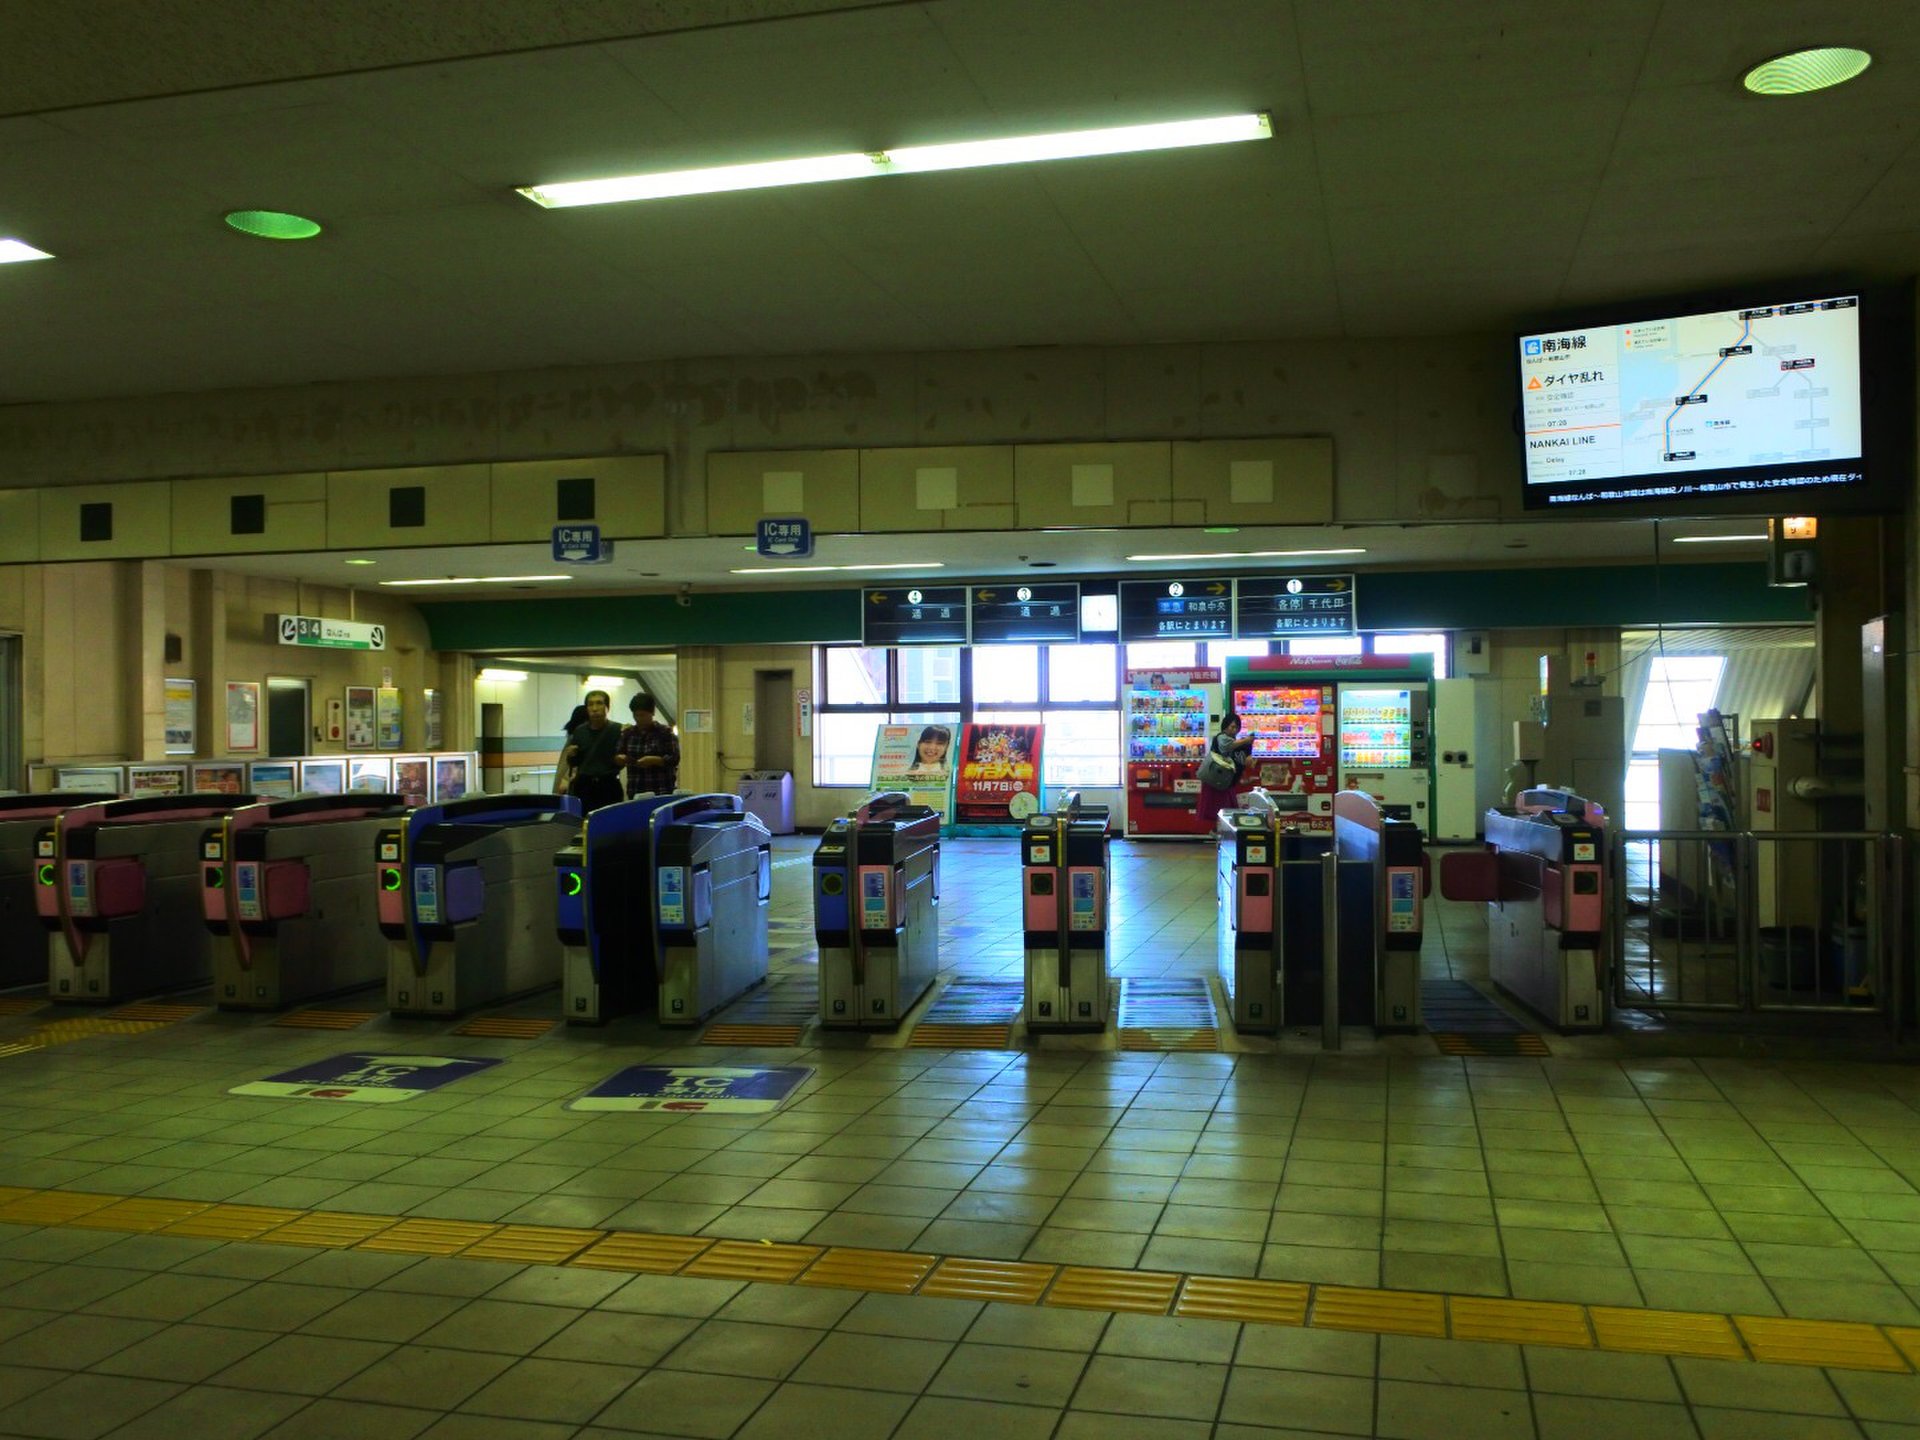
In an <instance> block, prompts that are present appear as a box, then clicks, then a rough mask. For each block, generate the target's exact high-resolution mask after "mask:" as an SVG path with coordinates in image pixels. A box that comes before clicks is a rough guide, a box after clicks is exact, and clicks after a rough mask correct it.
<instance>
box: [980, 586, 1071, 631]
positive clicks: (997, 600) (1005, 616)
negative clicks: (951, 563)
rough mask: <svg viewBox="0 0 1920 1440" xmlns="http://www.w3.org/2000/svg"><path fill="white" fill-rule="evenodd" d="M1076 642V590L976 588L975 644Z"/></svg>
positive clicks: (1034, 587) (1043, 587)
mask: <svg viewBox="0 0 1920 1440" xmlns="http://www.w3.org/2000/svg"><path fill="white" fill-rule="evenodd" d="M1079 639H1080V587H1079V586H1078V585H1073V584H1055V585H1018V584H1016V585H976V586H974V587H973V643H974V644H976V645H1072V644H1076V643H1078V641H1079Z"/></svg>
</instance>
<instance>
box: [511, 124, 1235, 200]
mask: <svg viewBox="0 0 1920 1440" xmlns="http://www.w3.org/2000/svg"><path fill="white" fill-rule="evenodd" d="M1272 135H1273V124H1272V121H1271V120H1270V119H1269V118H1268V117H1267V115H1266V114H1264V113H1254V114H1247V115H1214V116H1209V117H1207V118H1204V119H1199V120H1172V121H1165V122H1162V123H1159V124H1153V125H1117V126H1113V127H1111V128H1108V129H1103V130H1063V131H1058V132H1055V133H1051V134H1046V135H1013V136H1009V137H1007V138H1005V139H1001V140H963V141H960V142H958V143H957V144H952V145H908V146H903V147H901V148H898V149H892V150H854V151H848V152H846V153H844V154H839V155H813V156H806V157H803V158H801V159H797V160H769V161H762V162H760V163H757V164H752V165H715V166H710V167H707V168H704V169H699V170H661V171H654V172H652V173H650V174H641V175H615V176H611V177H609V178H608V179H605V180H570V181H563V182H560V183H557V184H551V185H523V186H520V187H519V193H520V194H522V195H524V196H526V197H527V198H528V199H529V200H531V201H533V203H534V204H536V205H539V206H543V207H544V208H546V209H549V210H559V209H566V208H569V207H572V206H575V205H613V204H618V203H620V202H622V201H627V200H664V199H667V198H669V197H670V196H675V195H715V194H719V193H721V192H723V191H728V190H770V189H774V188H776V187H778V186H783V185H818V184H821V183H823V182H826V181H829V180H868V179H873V178H876V177H878V176H882V175H915V174H928V173H931V172H933V171H937V170H973V169H979V168H981V167H984V166H990V165H1023V164H1032V163H1035V162H1038V161H1042V160H1075V159H1081V158H1085V157H1087V156H1093V155H1129V154H1135V153H1138V152H1141V151H1147V150H1183V149H1189V148H1192V147H1194V146H1197V145H1226V144H1231V143H1233V142H1234V141H1238V140H1266V139H1270V138H1271V137H1272Z"/></svg>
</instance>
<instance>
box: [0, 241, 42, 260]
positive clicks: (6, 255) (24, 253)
mask: <svg viewBox="0 0 1920 1440" xmlns="http://www.w3.org/2000/svg"><path fill="white" fill-rule="evenodd" d="M51 259H53V256H51V255H49V254H48V253H47V252H46V251H44V250H36V249H34V248H33V246H31V245H29V244H27V242H26V241H24V240H0V265H15V264H18V263H19V262H21V261H22V260H51Z"/></svg>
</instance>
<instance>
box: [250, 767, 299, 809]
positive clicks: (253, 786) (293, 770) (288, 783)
mask: <svg viewBox="0 0 1920 1440" xmlns="http://www.w3.org/2000/svg"><path fill="white" fill-rule="evenodd" d="M298 772H299V767H298V766H297V765H295V764H294V763H293V761H291V760H256V761H254V762H253V763H252V764H251V765H249V766H248V767H247V789H249V790H251V791H252V792H253V793H254V794H255V795H258V796H259V797H260V798H261V799H262V800H284V799H287V798H288V797H290V796H291V795H292V794H293V793H294V790H295V789H296V788H297V786H298V783H299V773H298Z"/></svg>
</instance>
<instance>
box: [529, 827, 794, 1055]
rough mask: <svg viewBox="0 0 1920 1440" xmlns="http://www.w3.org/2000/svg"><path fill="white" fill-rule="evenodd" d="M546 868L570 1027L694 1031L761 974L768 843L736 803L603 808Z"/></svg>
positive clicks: (769, 883)
mask: <svg viewBox="0 0 1920 1440" xmlns="http://www.w3.org/2000/svg"><path fill="white" fill-rule="evenodd" d="M553 871H554V879H553V884H554V889H555V896H554V907H555V917H556V926H557V930H558V933H559V937H560V941H561V943H562V945H563V946H564V947H565V959H564V964H563V970H564V985H565V992H564V996H563V999H562V1009H563V1011H564V1012H565V1014H566V1017H567V1019H568V1020H569V1021H571V1022H574V1023H576V1024H588V1025H597V1024H603V1023H605V1022H606V1021H607V1020H609V1019H611V1018H612V1017H613V1016H614V1015H616V1014H619V1013H622V1012H633V1011H647V1010H652V1011H654V1012H655V1013H656V1014H657V1015H658V1017H659V1019H660V1022H661V1023H662V1024H664V1025H692V1024H695V1023H696V1022H698V1021H699V1020H701V1019H703V1018H704V1017H705V1016H707V1015H709V1014H711V1013H712V1012H713V1011H715V1010H717V1009H718V1008H720V1006H722V1005H724V1004H726V1003H727V1002H728V1001H730V1000H732V999H735V998H736V997H737V996H739V995H741V994H743V993H744V992H745V991H747V990H750V989H752V988H753V987H754V986H755V985H758V984H759V983H760V982H761V981H763V980H765V979H766V978H767V910H768V906H769V904H770V903H771V900H772V897H773V850H772V842H771V841H770V839H769V838H768V834H767V828H766V826H765V824H764V823H763V822H762V821H761V820H760V819H759V818H758V817H757V816H754V815H750V814H747V813H746V812H745V810H744V808H743V806H742V802H741V800H740V797H739V796H737V795H684V794H671V795H642V796H640V797H639V798H637V799H634V800H628V801H624V802H622V803H620V804H617V805H606V806H602V807H601V808H600V809H598V810H596V811H594V812H593V813H592V814H591V815H589V816H587V817H586V820H585V823H583V824H582V825H581V827H580V832H579V834H578V836H577V837H576V838H575V840H574V843H573V844H572V845H569V846H567V847H566V848H565V849H562V850H560V851H559V852H557V853H556V854H555V855H554V857H553Z"/></svg>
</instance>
